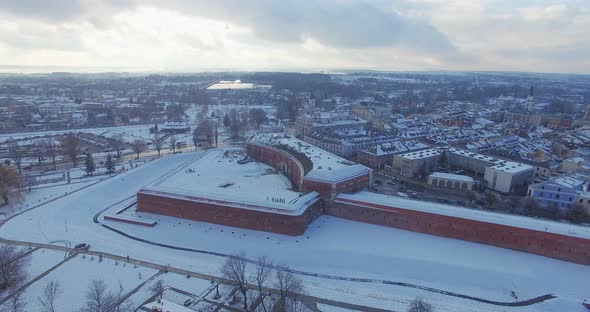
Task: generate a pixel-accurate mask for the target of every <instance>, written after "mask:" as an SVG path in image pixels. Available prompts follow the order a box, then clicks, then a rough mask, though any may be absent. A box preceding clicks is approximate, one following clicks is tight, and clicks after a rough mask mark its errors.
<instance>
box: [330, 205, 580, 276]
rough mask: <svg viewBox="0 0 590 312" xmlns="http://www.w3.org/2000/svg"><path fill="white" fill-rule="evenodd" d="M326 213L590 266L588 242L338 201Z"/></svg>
mask: <svg viewBox="0 0 590 312" xmlns="http://www.w3.org/2000/svg"><path fill="white" fill-rule="evenodd" d="M425 204H427V203H425ZM325 212H326V213H327V214H329V215H332V216H336V217H340V218H345V219H350V220H354V221H359V222H365V223H371V224H377V225H382V226H388V227H393V228H398V229H402V230H408V231H413V232H419V233H425V234H430V235H436V236H442V237H448V238H454V239H460V240H465V241H470V242H475V243H480V244H486V245H491V246H496V247H501V248H507V249H512V250H516V251H522V252H527V253H531V254H536V255H541V256H545V257H550V258H555V259H559V260H564V261H569V262H575V263H579V264H585V265H590V240H588V239H583V238H578V237H571V236H565V235H560V234H554V233H548V232H542V231H535V230H529V229H523V228H517V227H512V226H507V225H500V224H493V223H487V222H482V221H476V220H469V219H462V218H457V217H451V216H444V215H438V214H433V213H427V212H419V211H413V210H408V209H401V208H396V207H390V206H384V205H376V204H371V203H363V202H353V201H348V200H346V201H343V200H340V199H336V201H334V204H333V205H332V206H330V207H326V208H325Z"/></svg>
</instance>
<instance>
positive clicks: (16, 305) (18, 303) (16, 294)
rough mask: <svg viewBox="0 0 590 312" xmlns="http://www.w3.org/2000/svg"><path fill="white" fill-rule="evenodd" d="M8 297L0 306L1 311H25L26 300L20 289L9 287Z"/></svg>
mask: <svg viewBox="0 0 590 312" xmlns="http://www.w3.org/2000/svg"><path fill="white" fill-rule="evenodd" d="M8 296H10V298H9V299H8V301H6V302H5V303H4V304H3V305H2V306H0V310H1V311H6V312H25V307H26V306H27V302H26V301H25V300H24V299H23V292H22V290H21V289H16V288H15V289H11V292H10V294H9V295H8Z"/></svg>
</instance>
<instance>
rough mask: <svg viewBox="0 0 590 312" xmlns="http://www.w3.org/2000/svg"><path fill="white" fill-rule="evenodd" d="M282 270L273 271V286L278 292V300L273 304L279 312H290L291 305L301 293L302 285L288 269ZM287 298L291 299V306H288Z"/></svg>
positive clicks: (285, 267)
mask: <svg viewBox="0 0 590 312" xmlns="http://www.w3.org/2000/svg"><path fill="white" fill-rule="evenodd" d="M283 268H284V269H277V270H276V271H275V285H274V286H275V288H276V289H278V290H279V298H278V300H277V301H276V303H275V304H276V305H277V306H276V307H275V308H276V309H278V310H279V311H289V310H291V311H292V310H294V309H293V305H294V304H296V301H297V300H298V299H299V296H300V295H301V294H302V293H303V284H302V283H301V280H300V279H299V278H297V277H296V276H295V274H293V273H291V272H289V267H287V266H284V267H283ZM289 297H290V298H291V299H292V300H291V303H292V305H289V304H288V299H289ZM275 311H276V310H275Z"/></svg>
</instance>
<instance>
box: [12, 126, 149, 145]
mask: <svg viewBox="0 0 590 312" xmlns="http://www.w3.org/2000/svg"><path fill="white" fill-rule="evenodd" d="M153 126H154V125H152V124H150V125H133V126H117V127H103V128H84V129H66V130H50V131H36V132H20V133H7V134H0V143H1V142H4V141H6V140H8V139H25V138H30V139H32V138H38V137H43V136H47V135H61V134H65V133H78V132H85V133H92V134H96V135H104V136H107V137H113V136H115V135H119V134H122V135H124V137H125V139H127V140H129V141H133V139H134V138H143V139H149V137H150V130H149V129H150V128H151V127H153Z"/></svg>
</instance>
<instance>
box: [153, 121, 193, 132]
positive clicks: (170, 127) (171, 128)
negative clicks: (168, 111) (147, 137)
mask: <svg viewBox="0 0 590 312" xmlns="http://www.w3.org/2000/svg"><path fill="white" fill-rule="evenodd" d="M159 129H160V131H162V132H173V133H186V132H189V131H190V129H191V126H190V125H189V124H188V122H184V121H167V122H165V123H163V124H162V125H161V126H160V127H159Z"/></svg>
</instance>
